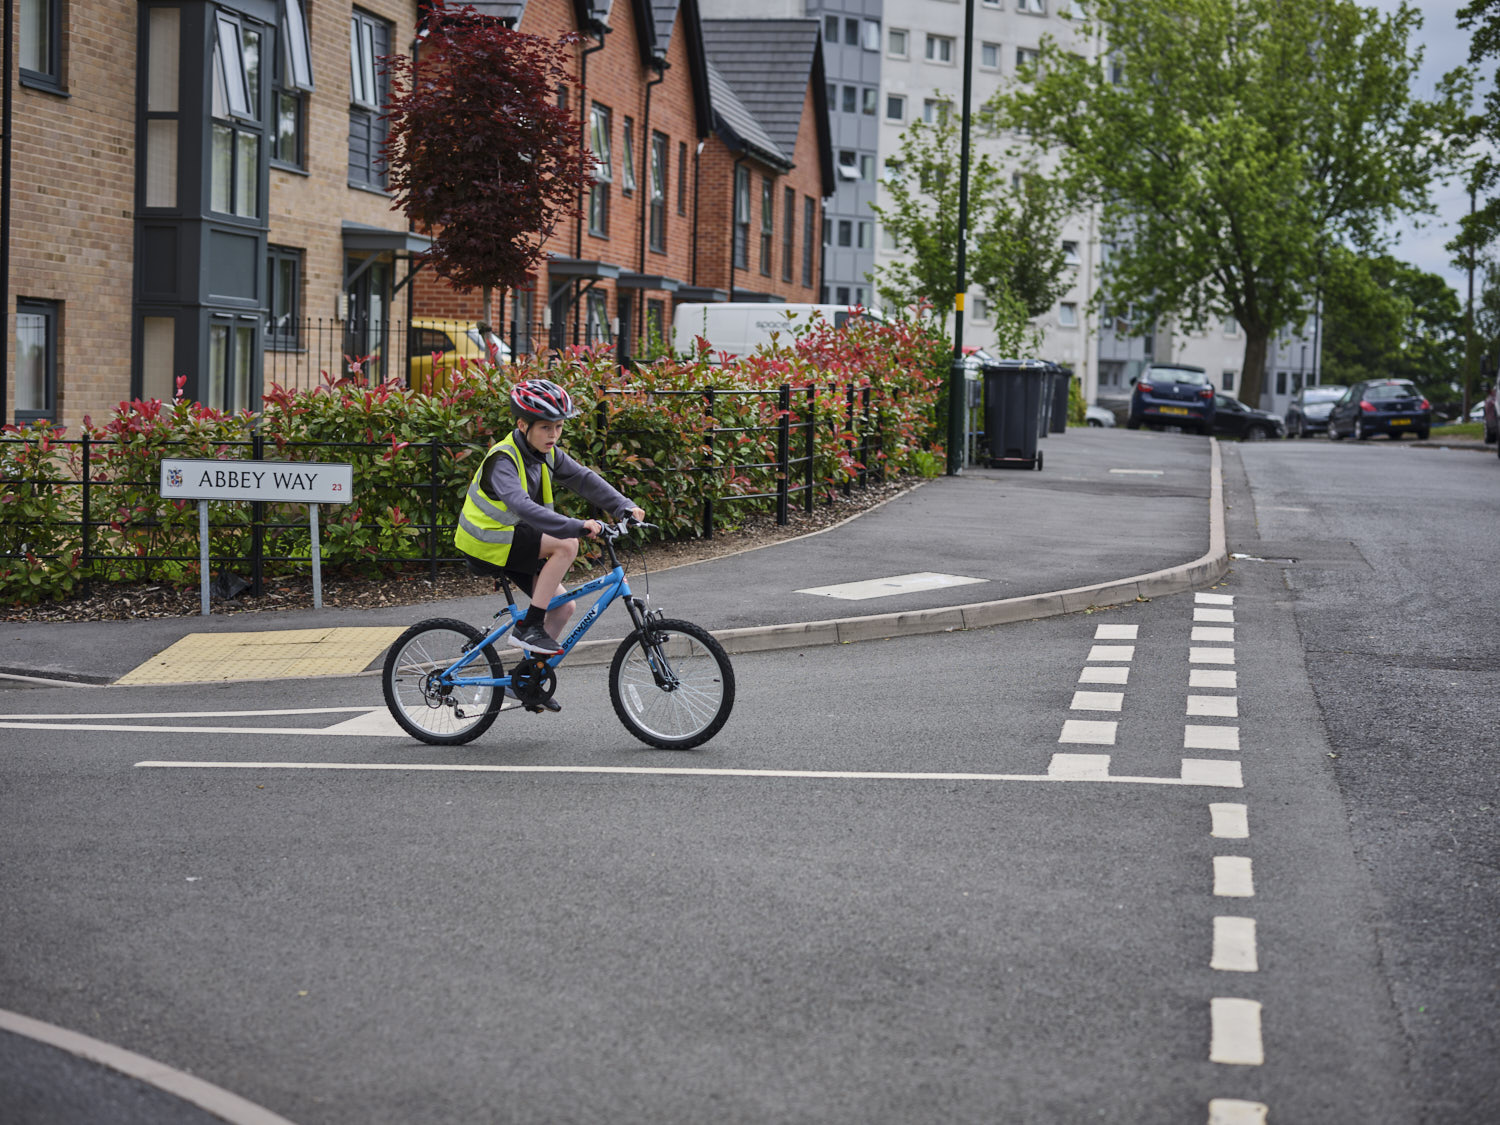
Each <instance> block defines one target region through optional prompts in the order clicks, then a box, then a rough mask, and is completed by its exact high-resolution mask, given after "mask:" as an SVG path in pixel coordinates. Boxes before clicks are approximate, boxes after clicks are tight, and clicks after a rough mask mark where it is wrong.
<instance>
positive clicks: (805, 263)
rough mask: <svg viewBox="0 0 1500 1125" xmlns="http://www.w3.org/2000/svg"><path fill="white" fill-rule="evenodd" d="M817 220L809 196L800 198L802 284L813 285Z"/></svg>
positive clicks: (814, 205)
mask: <svg viewBox="0 0 1500 1125" xmlns="http://www.w3.org/2000/svg"><path fill="white" fill-rule="evenodd" d="M817 218H818V205H817V203H816V202H815V201H814V200H813V197H812V196H810V195H804V196H803V197H802V284H803V285H808V286H810V285H812V283H813V228H814V225H815V224H816V222H817Z"/></svg>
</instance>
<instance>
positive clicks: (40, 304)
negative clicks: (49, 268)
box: [15, 297, 62, 426]
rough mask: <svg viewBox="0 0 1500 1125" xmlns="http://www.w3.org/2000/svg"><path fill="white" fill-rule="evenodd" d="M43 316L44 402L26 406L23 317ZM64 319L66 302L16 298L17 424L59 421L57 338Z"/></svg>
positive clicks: (36, 298) (38, 298)
mask: <svg viewBox="0 0 1500 1125" xmlns="http://www.w3.org/2000/svg"><path fill="white" fill-rule="evenodd" d="M23 316H36V317H40V318H41V321H42V324H41V329H42V372H41V375H42V406H41V408H40V409H33V408H30V407H28V408H26V409H22V407H21V405H20V399H21V318H22V317H23ZM61 319H62V302H61V301H49V300H44V299H42V298H40V297H17V298H16V338H15V349H16V370H15V380H16V408H15V420H16V425H18V426H24V425H25V424H26V423H28V422H56V421H57V366H58V365H57V339H58V322H59V321H60V320H61Z"/></svg>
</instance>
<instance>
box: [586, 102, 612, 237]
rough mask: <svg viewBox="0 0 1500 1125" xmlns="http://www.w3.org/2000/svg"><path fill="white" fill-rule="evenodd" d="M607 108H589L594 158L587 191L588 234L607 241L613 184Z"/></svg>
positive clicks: (610, 123) (590, 146)
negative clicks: (592, 176) (591, 180)
mask: <svg viewBox="0 0 1500 1125" xmlns="http://www.w3.org/2000/svg"><path fill="white" fill-rule="evenodd" d="M610 118H611V114H610V110H609V107H608V106H605V105H601V104H600V103H598V102H591V103H590V104H589V151H590V152H592V153H593V154H594V182H593V184H592V185H591V186H590V187H589V234H591V235H593V236H594V237H595V238H608V237H609V186H610V184H612V183H613V182H614V178H615V171H614V154H613V152H612V151H611V146H610V130H611V128H612V127H613V122H612V121H611V119H610Z"/></svg>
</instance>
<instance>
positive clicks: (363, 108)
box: [348, 8, 396, 193]
mask: <svg viewBox="0 0 1500 1125" xmlns="http://www.w3.org/2000/svg"><path fill="white" fill-rule="evenodd" d="M395 34H396V28H395V25H394V24H393V23H391V22H390V21H389V20H384V19H381V18H380V17H379V16H376V15H374V14H373V13H371V12H366V11H364V10H363V9H360V8H352V9H350V12H349V52H350V53H349V141H350V154H349V155H350V157H351V159H350V160H349V162H348V163H349V179H348V182H349V186H350V187H354V188H360V189H362V190H365V191H378V192H382V193H384V192H385V191H386V185H387V183H388V182H389V181H388V179H387V169H386V166H385V160H384V159H383V158H382V157H381V154H380V150H381V147H382V145H383V144H384V141H385V138H386V137H387V136H388V135H389V133H390V125H389V123H388V122H387V121H386V120H385V119H384V117H383V115H382V110H383V108H384V104H385V102H386V101H387V100H389V98H390V79H389V77H388V76H386V75H382V74H381V73H380V71H379V68H378V67H377V68H375V70H374V71H373V81H374V84H375V85H374V92H373V96H374V97H375V99H376V101H377V102H378V103H379V104H376V105H371V104H368V103H367V102H366V101H363V100H361V99H362V98H363V97H364V96H365V95H366V94H368V93H369V92H370V91H368V90H366V89H357V88H356V86H358V85H359V84H360V82H361V81H362V79H360V78H357V77H356V75H355V65H356V59H355V51H356V50H358V51H359V52H360V54H361V57H360V59H359V60H358V62H359V63H360V65H361V66H362V65H363V63H364V61H365V60H364V58H363V52H364V47H365V44H366V43H368V44H369V45H370V49H371V51H372V52H373V55H372V57H371V59H370V60H369V61H370V63H371V65H372V66H373V65H374V60H375V59H378V58H379V57H380V55H381V54H389V53H390V46H391V43H392V41H393V39H394V36H395ZM377 37H383V39H384V46H385V50H384V51H381V50H380V44H379V43H377V42H376V39H377ZM357 132H363V133H364V134H366V135H367V136H368V138H369V147H368V151H367V152H366V153H365V157H364V161H363V162H362V163H360V164H358V165H356V164H355V162H354V160H353V159H352V158H353V156H354V151H353V150H354V142H355V137H356V133H357Z"/></svg>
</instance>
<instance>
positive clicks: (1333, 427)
mask: <svg viewBox="0 0 1500 1125" xmlns="http://www.w3.org/2000/svg"><path fill="white" fill-rule="evenodd" d="M1431 429H1432V403H1430V402H1428V401H1427V399H1425V398H1424V397H1422V392H1421V391H1419V390H1417V388H1416V384H1414V383H1409V382H1407V381H1406V380H1405V379H1369V380H1367V381H1365V382H1363V383H1355V384H1354V386H1352V387H1350V388H1349V390H1348V391H1347V392H1346V393H1345V394H1344V397H1343V398H1341V399H1339V400H1338V402H1336V403H1334V404H1333V410H1332V412H1330V413H1329V415H1328V436H1329V437H1331V438H1333V439H1334V440H1335V441H1338V440H1339V439H1340V438H1345V437H1353V438H1358V439H1359V440H1360V441H1364V440H1365V438H1367V437H1371V436H1372V435H1374V434H1390V435H1391V438H1392V440H1399V439H1400V437H1401V435H1402V434H1406V433H1412V434H1416V435H1417V437H1419V438H1425V437H1426V436H1427V434H1428V432H1429V431H1430V430H1431Z"/></svg>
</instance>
